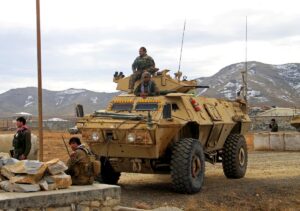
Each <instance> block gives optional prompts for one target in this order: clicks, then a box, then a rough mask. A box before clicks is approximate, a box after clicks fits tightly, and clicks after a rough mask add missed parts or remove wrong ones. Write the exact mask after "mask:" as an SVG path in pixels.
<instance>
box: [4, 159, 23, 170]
mask: <svg viewBox="0 0 300 211" xmlns="http://www.w3.org/2000/svg"><path fill="white" fill-rule="evenodd" d="M17 162H20V161H19V160H17V159H15V158H4V157H3V158H2V159H0V168H1V167H3V166H5V165H11V164H15V163H17Z"/></svg>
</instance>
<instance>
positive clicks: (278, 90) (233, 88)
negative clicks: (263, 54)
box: [198, 62, 300, 107]
mask: <svg viewBox="0 0 300 211" xmlns="http://www.w3.org/2000/svg"><path fill="white" fill-rule="evenodd" d="M244 69H245V66H244V63H237V64H232V65H229V66H227V67H225V68H223V69H221V70H220V71H219V72H218V73H216V74H215V75H213V76H211V77H202V78H199V83H200V84H205V85H210V89H204V90H199V92H198V93H199V94H201V95H204V96H209V97H220V98H229V99H234V98H235V97H236V93H237V92H238V90H239V89H240V87H241V71H242V70H244ZM248 96H249V102H250V104H251V105H252V106H263V105H268V106H273V105H275V106H281V107H294V106H298V107H299V105H300V63H291V64H283V65H271V64H264V63H260V62H249V63H248Z"/></svg>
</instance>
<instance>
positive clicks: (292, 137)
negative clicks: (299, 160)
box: [284, 132, 300, 151]
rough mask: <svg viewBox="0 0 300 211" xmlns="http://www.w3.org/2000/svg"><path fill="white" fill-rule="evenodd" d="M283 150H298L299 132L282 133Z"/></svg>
mask: <svg viewBox="0 0 300 211" xmlns="http://www.w3.org/2000/svg"><path fill="white" fill-rule="evenodd" d="M284 141H285V150H287V151H300V133H299V132H290V133H288V132H286V133H285V134H284Z"/></svg>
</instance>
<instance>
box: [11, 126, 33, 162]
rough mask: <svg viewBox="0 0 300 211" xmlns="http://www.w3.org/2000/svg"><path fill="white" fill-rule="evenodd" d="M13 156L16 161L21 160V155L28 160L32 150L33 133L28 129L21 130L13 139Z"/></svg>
mask: <svg viewBox="0 0 300 211" xmlns="http://www.w3.org/2000/svg"><path fill="white" fill-rule="evenodd" d="M13 148H14V149H13V151H12V155H13V157H14V158H16V159H20V156H21V155H24V156H25V159H26V158H27V156H28V154H29V152H30V149H31V132H30V130H29V129H28V127H26V126H25V127H22V128H19V129H18V130H17V132H16V134H15V135H14V138H13Z"/></svg>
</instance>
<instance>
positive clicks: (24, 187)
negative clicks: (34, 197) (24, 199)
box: [0, 181, 41, 192]
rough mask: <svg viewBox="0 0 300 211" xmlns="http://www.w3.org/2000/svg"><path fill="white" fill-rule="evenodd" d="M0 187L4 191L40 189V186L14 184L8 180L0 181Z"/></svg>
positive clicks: (32, 190)
mask: <svg viewBox="0 0 300 211" xmlns="http://www.w3.org/2000/svg"><path fill="white" fill-rule="evenodd" d="M0 187H1V188H2V189H3V190H5V191H6V192H36V191H40V190H41V189H40V186H39V185H37V184H35V185H28V184H15V183H11V182H10V181H2V182H0Z"/></svg>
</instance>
